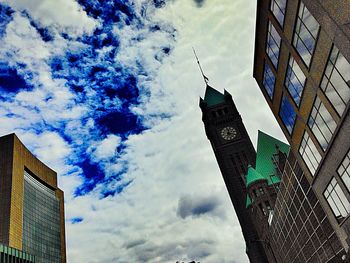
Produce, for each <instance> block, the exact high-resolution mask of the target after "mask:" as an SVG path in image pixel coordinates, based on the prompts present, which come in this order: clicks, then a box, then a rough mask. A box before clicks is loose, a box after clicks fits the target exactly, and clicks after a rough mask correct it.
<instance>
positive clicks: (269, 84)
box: [263, 62, 276, 99]
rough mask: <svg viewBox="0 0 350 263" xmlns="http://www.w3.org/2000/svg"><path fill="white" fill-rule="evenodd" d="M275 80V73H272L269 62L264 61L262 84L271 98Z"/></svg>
mask: <svg viewBox="0 0 350 263" xmlns="http://www.w3.org/2000/svg"><path fill="white" fill-rule="evenodd" d="M275 81H276V78H275V75H274V74H273V72H272V70H271V68H270V66H269V64H268V63H266V62H265V68H264V80H263V85H264V87H265V90H266V92H267V94H268V95H269V97H270V99H272V97H273V92H274V89H275Z"/></svg>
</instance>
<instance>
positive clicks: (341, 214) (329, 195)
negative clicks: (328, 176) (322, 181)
mask: <svg viewBox="0 0 350 263" xmlns="http://www.w3.org/2000/svg"><path fill="white" fill-rule="evenodd" d="M323 196H324V197H325V198H326V200H327V202H328V204H329V206H330V208H331V209H332V211H333V213H334V215H335V217H336V218H337V219H338V221H342V219H344V218H345V217H346V216H347V215H348V214H349V213H350V203H349V201H348V199H347V198H346V197H345V194H344V192H343V190H342V189H341V188H340V186H339V184H338V182H337V180H336V179H335V178H334V177H333V178H332V180H331V181H330V182H329V184H328V186H327V188H326V190H325V191H324V193H323Z"/></svg>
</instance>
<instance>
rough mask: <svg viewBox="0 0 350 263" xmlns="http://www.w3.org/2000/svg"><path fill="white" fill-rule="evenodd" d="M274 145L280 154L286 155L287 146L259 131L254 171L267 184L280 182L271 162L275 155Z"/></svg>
mask: <svg viewBox="0 0 350 263" xmlns="http://www.w3.org/2000/svg"><path fill="white" fill-rule="evenodd" d="M276 145H277V146H278V149H279V150H280V151H281V152H283V153H285V154H288V152H289V148H290V147H289V145H288V144H285V143H283V142H281V141H280V140H277V139H275V138H273V137H271V136H270V135H267V134H266V133H263V132H262V131H259V134H258V149H257V153H256V167H255V169H256V171H257V172H259V173H260V174H261V175H262V176H264V177H265V178H266V179H268V183H269V184H274V183H277V182H279V181H280V180H279V178H278V177H276V176H275V172H276V171H275V166H274V164H273V162H272V157H273V155H274V154H276V153H277V149H276Z"/></svg>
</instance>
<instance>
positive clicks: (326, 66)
mask: <svg viewBox="0 0 350 263" xmlns="http://www.w3.org/2000/svg"><path fill="white" fill-rule="evenodd" d="M334 47H336V48H337V49H338V56H337V60H338V57H339V53H340V54H341V52H340V50H339V48H338V47H337V46H336V45H335V44H334V43H333V44H332V46H331V48H330V50H329V52H328V57H327V62H326V65H325V67H324V69H323V73H322V77H321V79H320V83H319V85H318V88H319V89H320V90H321V91H322V93H323V95H324V96H325V97H326V98H327V100H328V102H329V104H330V105H331V107H332V109H333V110H334V112H335V113H336V114H337V116H338V117H339V118H341V117H342V116H344V114H345V112H346V109H347V107H346V105H347V104H348V103H349V102H350V99H349V101H348V102H347V103H346V105H345V109H344V110H343V112H342V113H341V114H340V113H339V112H338V111H337V109H336V107H335V105H334V104H333V102H332V101H331V99H330V98H329V97H328V96H327V94H326V90H323V88H322V82H323V79H324V78H325V77H326V71H327V68H328V64H329V63H330V59H331V57H332V52H333V49H334ZM342 56H343V57H344V55H343V54H342ZM344 59H345V60H347V59H346V58H345V57H344ZM348 63H349V64H350V61H348ZM332 64H333V63H332ZM335 68H336V65H335V64H333V68H332V71H331V72H332V74H333V71H334V69H335ZM337 71H338V70H337ZM332 74H331V75H330V77H331V76H332ZM330 77H328V76H327V77H326V78H327V88H328V85H332V86H333V83H332V84H330V83H331V80H330ZM341 77H342V78H343V76H342V75H341ZM343 79H344V78H343ZM344 82H345V83H346V81H345V79H344ZM346 84H347V83H346ZM333 87H334V86H333ZM334 90H335V91H336V93H337V94H338V95H339V93H338V91H337V90H336V88H335V87H334ZM339 97H340V96H339ZM340 98H341V97H340ZM341 99H342V98H341Z"/></svg>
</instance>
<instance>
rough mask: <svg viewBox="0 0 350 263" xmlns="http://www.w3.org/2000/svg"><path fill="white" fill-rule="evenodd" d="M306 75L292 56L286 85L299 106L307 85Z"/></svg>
mask: <svg viewBox="0 0 350 263" xmlns="http://www.w3.org/2000/svg"><path fill="white" fill-rule="evenodd" d="M305 79H306V78H305V75H304V73H303V72H302V71H301V69H300V67H299V65H298V63H297V62H296V61H295V60H294V58H293V57H292V56H290V58H289V63H288V68H287V75H286V81H285V85H286V87H287V89H288V91H289V93H290V95H291V96H292V98H293V100H294V102H295V104H296V105H297V106H298V107H299V105H300V100H301V96H302V94H303V90H304V85H305Z"/></svg>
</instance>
